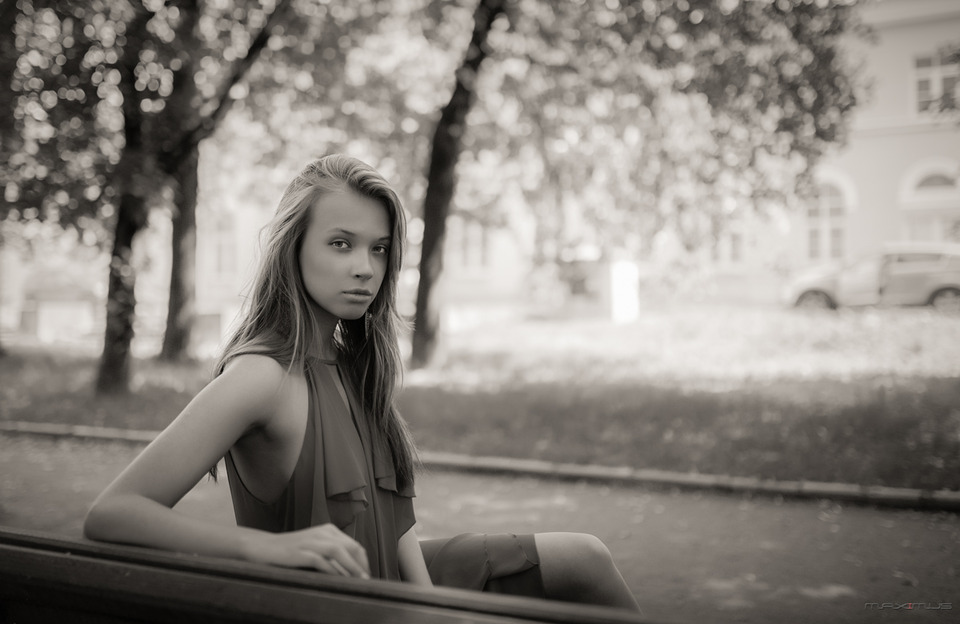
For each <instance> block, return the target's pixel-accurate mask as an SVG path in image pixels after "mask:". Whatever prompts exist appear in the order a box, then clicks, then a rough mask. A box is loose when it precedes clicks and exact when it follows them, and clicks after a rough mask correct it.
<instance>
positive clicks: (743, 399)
mask: <svg viewBox="0 0 960 624" xmlns="http://www.w3.org/2000/svg"><path fill="white" fill-rule="evenodd" d="M7 338H9V337H5V339H4V341H3V342H4V345H5V346H7V347H8V351H9V355H8V356H7V357H5V358H2V359H0V378H2V379H3V380H4V383H3V384H0V420H6V421H29V422H34V423H60V424H68V425H71V424H76V425H87V426H106V427H119V428H129V429H139V430H158V429H162V428H163V427H164V426H166V424H167V423H169V422H170V420H172V418H173V417H175V416H176V414H177V413H178V412H179V410H180V409H182V407H183V406H184V405H185V404H186V402H187V401H189V399H190V397H191V396H192V395H193V394H194V393H195V392H196V391H197V390H199V388H200V387H202V385H203V384H204V383H206V381H207V380H208V379H209V373H210V370H211V368H212V366H211V363H210V362H198V363H193V364H190V365H182V364H178V365H171V364H163V363H159V362H156V361H154V360H150V359H137V360H136V361H135V362H134V363H133V370H134V380H133V382H134V383H133V385H134V392H133V393H132V394H130V395H127V396H118V397H97V396H94V395H93V393H92V392H91V388H92V385H93V379H94V376H95V371H96V345H93V348H92V349H91V348H90V345H86V346H84V345H56V346H50V345H38V344H34V343H30V342H29V341H27V340H19V341H18V340H8V339H7ZM958 345H960V319H958V318H956V317H948V316H944V315H938V314H936V313H934V312H932V311H930V310H927V309H916V310H862V311H852V310H841V311H839V312H837V313H825V314H803V313H800V312H798V311H794V310H782V309H772V308H771V309H759V308H737V307H730V306H726V307H724V306H715V305H706V304H704V305H694V306H684V307H671V306H659V307H650V308H647V309H644V310H643V313H642V314H641V318H640V319H639V320H638V321H636V322H635V323H632V324H629V325H626V326H614V325H611V324H608V323H607V324H604V323H599V322H595V321H590V320H576V319H574V320H541V321H538V322H527V323H520V324H515V325H501V326H496V327H479V328H473V329H472V330H470V331H466V332H461V333H459V334H454V335H450V336H448V337H447V339H446V341H445V344H444V345H443V359H442V361H441V362H440V363H439V364H438V365H437V366H435V367H433V368H430V369H426V370H419V371H412V372H408V374H407V375H406V379H405V389H404V391H403V394H402V395H401V397H400V401H401V408H402V411H403V413H404V415H405V416H406V417H407V419H408V421H409V422H410V426H411V429H412V431H413V433H414V436H415V438H416V439H417V441H418V443H419V445H420V447H421V448H422V449H424V450H429V451H445V452H453V453H461V454H465V455H473V456H477V455H481V456H502V457H508V458H510V457H512V458H522V459H541V460H547V461H560V462H573V463H583V464H605V465H612V466H627V467H632V468H638V469H644V468H653V469H660V470H670V471H676V472H681V473H683V472H689V473H700V474H721V475H724V474H725V475H733V476H743V477H756V478H761V479H773V480H788V481H790V480H797V481H826V482H839V483H848V484H855V485H882V486H890V487H906V488H918V489H925V490H938V489H946V490H954V491H956V490H958V489H960V358H957V355H956V354H957V346H958ZM137 450H138V447H137V446H136V445H133V444H129V443H117V442H93V441H80V440H74V439H68V438H45V437H37V436H29V435H21V434H0V524H5V525H10V526H20V527H30V528H34V529H38V530H44V531H52V532H55V533H59V534H65V535H72V536H77V535H79V531H80V523H81V522H82V518H83V515H84V512H85V509H86V507H87V506H88V505H89V504H90V502H91V501H92V500H93V498H94V497H95V496H96V494H97V493H98V492H99V491H100V490H101V489H102V488H103V487H104V486H105V485H106V484H107V483H108V482H109V481H110V480H111V479H112V478H113V477H114V476H115V475H116V474H117V473H119V471H120V470H121V469H122V467H123V466H125V465H126V464H127V463H128V462H129V461H130V460H131V459H132V458H133V456H134V455H135V453H136V452H137ZM418 489H419V504H418V509H419V515H418V518H419V522H420V525H419V530H420V533H421V535H422V536H423V537H433V536H441V535H450V534H455V533H459V532H463V531H485V532H498V531H510V532H531V531H552V530H571V531H583V532H589V533H593V534H596V535H597V536H599V537H601V538H602V539H603V540H604V541H605V543H607V544H608V546H609V547H610V549H611V551H612V553H613V554H614V557H615V558H616V560H617V562H618V564H619V566H620V568H621V570H622V571H623V573H624V576H625V578H626V579H627V582H628V583H629V585H630V587H631V588H632V590H633V591H634V592H635V593H636V595H637V597H638V600H639V601H640V603H641V605H642V606H643V607H644V610H645V613H646V615H647V616H648V617H649V618H650V619H651V620H653V621H664V622H720V623H726V622H758V623H759V622H773V621H776V622H853V623H861V622H862V623H864V624H865V623H867V622H876V621H903V619H904V618H909V619H910V620H911V621H913V620H914V619H916V618H920V619H922V620H923V621H938V622H948V621H957V618H956V617H955V616H954V614H955V613H958V612H960V590H958V588H960V579H958V571H957V568H958V564H957V562H958V561H960V519H958V518H960V516H958V515H957V514H951V513H933V512H922V511H910V510H890V509H886V510H879V509H872V508H869V507H860V506H854V505H847V504H838V503H836V502H830V501H824V500H783V499H779V498H775V497H760V496H758V497H749V496H744V495H723V494H719V493H712V492H700V493H692V492H686V493H681V492H676V491H671V490H666V489H660V490H654V489H646V488H642V487H637V486H634V487H627V486H614V485H602V484H597V483H593V484H590V483H586V482H577V481H559V480H550V479H546V480H544V479H538V478H533V477H530V476H518V477H509V476H498V477H491V476H481V475H476V474H466V473H462V472H444V471H439V470H437V471H428V472H427V473H426V474H425V475H424V476H423V477H422V478H421V479H420V481H419V488H418ZM228 499H229V495H228V492H227V488H226V484H225V483H221V484H213V483H208V482H203V483H201V484H199V485H198V487H197V489H196V490H195V491H194V492H192V493H191V494H190V495H189V496H188V498H187V499H186V500H185V501H184V502H183V503H181V505H182V507H183V508H184V510H186V511H189V512H191V513H199V514H202V515H204V516H206V517H210V518H213V519H216V520H217V521H219V522H232V516H231V512H230V504H229V500H228ZM869 603H880V604H888V605H896V606H897V607H900V606H901V605H910V604H917V603H924V607H926V606H935V605H939V604H941V603H949V604H950V605H957V607H958V609H951V610H946V609H941V610H930V609H926V608H924V609H917V608H914V609H906V608H893V607H890V608H887V609H885V610H883V611H877V610H871V609H869V608H865V604H869ZM906 611H909V613H907V612H906Z"/></svg>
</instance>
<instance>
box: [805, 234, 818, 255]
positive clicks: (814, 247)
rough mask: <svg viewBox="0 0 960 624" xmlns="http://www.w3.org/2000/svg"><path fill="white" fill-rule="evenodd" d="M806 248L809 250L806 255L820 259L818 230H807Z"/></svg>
mask: <svg viewBox="0 0 960 624" xmlns="http://www.w3.org/2000/svg"><path fill="white" fill-rule="evenodd" d="M807 249H808V250H809V253H808V254H807V255H808V256H809V257H810V259H811V260H819V259H820V230H817V229H811V230H810V231H809V233H808V238H807Z"/></svg>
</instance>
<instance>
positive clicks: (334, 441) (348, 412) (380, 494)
mask: <svg viewBox="0 0 960 624" xmlns="http://www.w3.org/2000/svg"><path fill="white" fill-rule="evenodd" d="M334 375H338V369H337V365H336V363H335V362H331V361H328V360H320V359H314V360H311V361H310V362H308V365H307V367H306V378H307V382H308V384H307V385H308V387H309V398H310V399H309V414H308V417H307V426H306V431H305V433H304V438H303V446H302V448H301V450H300V456H299V458H298V460H297V464H296V467H295V468H294V470H293V474H292V475H291V477H290V481H289V483H288V484H287V487H286V488H285V489H284V491H283V492H282V493H281V494H280V496H279V498H277V500H275V501H272V502H264V501H261V500H260V499H258V498H257V497H256V496H254V495H253V494H251V493H250V492H249V490H247V488H246V486H245V485H244V484H243V481H242V480H241V479H240V476H239V473H238V472H237V468H236V465H235V464H234V462H233V458H232V456H231V455H230V453H228V454H227V456H226V457H225V460H226V468H227V477H228V479H229V482H230V494H231V497H232V498H233V508H234V513H235V515H236V518H237V524H239V525H240V526H247V527H253V528H257V529H262V530H266V531H272V532H281V531H296V530H299V529H305V528H308V527H311V526H316V525H320V524H326V523H328V522H330V523H333V524H334V525H335V526H337V527H338V528H339V529H340V530H342V531H343V532H344V533H346V534H347V535H349V536H350V537H352V538H353V539H355V540H357V541H358V542H359V543H360V544H361V545H362V546H363V547H364V548H365V549H366V551H367V558H368V560H369V563H370V574H371V576H372V577H373V578H384V579H394V580H397V579H399V578H400V569H399V564H398V560H397V545H398V542H399V539H400V536H402V535H403V534H404V533H406V532H407V531H408V530H409V529H410V528H411V527H412V526H413V525H414V523H415V522H416V518H415V517H414V513H413V501H412V498H413V496H414V492H413V488H412V487H409V488H403V489H399V490H398V488H397V479H396V473H395V470H394V466H393V455H392V453H391V451H390V448H389V446H388V444H387V442H386V441H385V440H383V438H382V436H380V435H379V433H378V432H376V431H375V430H374V429H373V428H372V427H371V426H370V423H368V422H367V419H366V418H364V416H363V412H362V411H361V410H360V407H359V402H358V401H357V398H356V396H355V393H354V391H353V389H352V388H351V386H350V384H349V383H347V380H346V379H341V381H342V385H343V387H344V389H345V391H346V395H347V403H346V404H345V403H344V401H343V398H342V395H341V394H340V391H339V389H338V387H337V384H336V381H335V378H334ZM348 405H349V408H348ZM318 449H319V452H318Z"/></svg>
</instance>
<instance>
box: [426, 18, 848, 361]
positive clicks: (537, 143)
mask: <svg viewBox="0 0 960 624" xmlns="http://www.w3.org/2000/svg"><path fill="white" fill-rule="evenodd" d="M855 5H856V2H855V0H830V1H826V0H822V1H816V2H814V1H813V0H760V1H756V2H745V1H744V2H741V1H740V0H719V1H716V0H619V1H618V0H613V1H610V0H584V1H582V2H576V3H556V4H554V3H543V2H537V1H536V0H518V1H517V2H515V3H513V4H511V5H510V8H509V10H508V13H509V15H510V26H511V28H509V29H504V30H502V31H494V32H492V33H491V34H490V40H489V42H488V46H489V53H490V54H491V56H492V58H491V62H490V63H488V65H489V67H487V69H485V71H484V74H483V75H482V76H480V77H479V78H478V80H476V81H475V83H473V84H471V88H472V89H474V90H475V91H476V92H477V93H478V95H479V97H478V100H479V103H478V105H477V107H475V109H474V110H473V111H472V112H471V113H470V115H469V117H468V119H467V121H468V123H467V126H466V127H464V128H463V130H462V132H461V133H460V135H458V137H457V149H460V147H461V145H463V144H465V145H467V146H469V148H470V152H471V154H470V156H471V159H470V160H471V161H472V162H478V161H481V160H482V161H484V162H485V163H486V167H485V168H484V167H477V169H478V174H477V175H479V176H483V177H480V178H477V177H473V178H472V179H471V181H472V183H473V186H472V187H471V191H472V192H474V193H478V192H479V193H480V194H481V195H489V193H490V192H495V191H490V187H491V181H490V176H491V169H490V166H491V164H493V166H494V167H495V168H496V171H497V175H498V176H499V179H498V180H497V182H496V184H495V185H493V186H494V187H495V188H497V189H500V190H502V189H503V188H504V187H505V186H506V185H508V184H514V185H516V186H518V187H519V188H521V189H523V192H524V196H525V198H526V201H527V203H528V204H529V205H530V206H531V208H532V210H533V214H534V215H535V218H536V223H537V237H536V238H537V248H536V250H535V252H534V258H535V259H537V260H539V261H541V262H553V261H556V260H557V258H558V256H559V252H560V251H562V250H563V249H564V248H565V247H570V246H573V245H576V244H577V243H578V242H582V241H585V240H586V241H591V240H592V241H593V242H595V243H602V245H601V246H602V247H606V248H610V247H625V248H627V249H632V250H633V251H635V252H636V251H638V250H644V249H646V250H648V249H650V246H651V242H652V240H653V237H654V236H655V235H656V234H657V233H658V232H660V231H662V230H663V229H671V230H673V231H675V232H676V233H677V234H678V235H679V237H680V238H681V240H682V242H683V243H684V245H685V246H686V247H687V248H688V249H695V248H698V247H701V246H704V245H710V244H713V241H715V240H716V238H717V236H718V235H719V233H720V232H721V231H722V230H723V228H724V227H725V226H726V224H727V223H729V222H730V221H731V220H734V219H736V218H738V217H739V216H740V215H743V214H745V213H747V212H749V211H759V212H763V211H765V210H767V209H769V208H770V207H773V206H796V205H797V204H798V203H799V198H801V197H802V196H803V195H804V194H805V193H810V192H811V188H812V184H811V183H810V180H811V174H812V170H813V168H814V166H815V165H816V163H817V161H818V159H819V158H820V157H821V155H822V154H823V153H824V151H825V150H826V149H827V147H828V146H829V145H831V144H833V143H839V142H842V141H843V140H844V139H845V136H846V129H847V124H848V120H849V114H850V112H851V111H852V109H853V107H854V106H855V105H856V102H857V97H858V93H859V91H860V89H861V85H860V84H859V83H858V77H857V75H856V68H854V67H852V66H851V65H850V63H849V61H848V60H847V59H846V57H845V56H844V55H843V45H844V40H845V38H847V37H851V36H859V35H861V34H863V33H864V32H866V30H865V28H864V27H863V25H862V23H861V22H860V20H859V18H858V15H857V13H856V6H855ZM468 58H469V56H468ZM434 153H435V154H436V152H434ZM478 155H479V157H478ZM449 162H450V161H449V160H448V163H449ZM455 162H456V161H455V160H454V161H453V163H455ZM451 167H452V164H451ZM480 169H485V170H483V171H482V172H479V170H480ZM448 179H449V180H450V181H451V183H452V179H453V178H452V176H451V177H450V178H448ZM438 188H440V187H438ZM481 189H483V190H481ZM428 194H429V190H428ZM452 194H453V191H452V190H451V189H447V188H445V189H443V195H447V196H451V195H452ZM458 197H459V196H458ZM461 203H462V204H467V205H469V204H471V203H473V204H474V205H475V206H476V207H477V208H478V209H480V210H486V208H484V202H482V201H471V199H470V198H469V197H465V198H463V201H462V202H461ZM490 203H495V202H487V204H486V205H489V204H490ZM445 214H446V212H444V211H437V212H436V213H428V212H427V206H426V204H425V213H424V216H425V219H426V223H425V239H426V236H427V232H430V231H431V230H432V231H433V232H434V236H436V234H437V233H438V234H439V236H436V240H437V242H438V243H439V244H437V245H436V246H435V247H434V248H432V249H430V250H429V253H428V249H427V248H426V246H427V240H425V241H424V246H425V249H424V256H423V261H422V263H421V286H420V292H419V293H418V314H417V327H416V330H415V335H414V345H415V347H414V349H415V356H414V359H415V363H417V364H422V363H423V362H424V361H425V360H427V359H429V353H430V352H431V346H430V343H431V341H433V340H434V338H435V335H436V328H435V325H434V324H433V323H432V322H431V320H430V318H431V317H430V315H429V307H430V306H429V293H430V289H431V286H432V284H433V282H434V281H435V280H436V279H437V277H438V275H439V270H440V265H439V261H438V260H437V258H439V257H440V255H441V254H442V240H443V239H442V232H443V228H442V224H438V221H437V219H439V218H441V216H442V215H445ZM431 262H432V263H434V264H433V265H432V266H431V265H430V264H429V263H431ZM424 275H426V276H427V278H428V279H427V280H426V281H424V279H423V278H424ZM420 299H424V301H420ZM423 315H427V316H426V317H424V316H423ZM434 317H435V315H434Z"/></svg>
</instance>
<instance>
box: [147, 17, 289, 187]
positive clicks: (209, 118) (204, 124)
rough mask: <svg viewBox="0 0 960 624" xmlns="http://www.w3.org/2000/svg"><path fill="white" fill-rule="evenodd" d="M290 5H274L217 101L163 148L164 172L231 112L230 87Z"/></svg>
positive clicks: (255, 55) (250, 63) (241, 75)
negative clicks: (185, 130)
mask: <svg viewBox="0 0 960 624" xmlns="http://www.w3.org/2000/svg"><path fill="white" fill-rule="evenodd" d="M290 4H291V0H279V2H278V3H277V6H276V8H274V10H273V12H272V13H271V14H270V16H269V17H267V23H266V24H264V25H263V28H262V29H261V30H260V32H259V33H257V36H256V37H254V39H253V41H252V42H251V43H250V47H249V48H248V49H247V53H246V55H244V56H243V58H241V59H240V60H238V61H237V63H236V65H235V66H234V68H233V72H232V73H231V74H230V76H229V77H228V78H227V79H226V80H224V81H223V84H221V85H220V91H219V93H218V94H217V95H216V96H215V97H214V98H213V99H214V101H215V102H216V106H214V108H213V111H212V112H210V113H209V114H208V115H206V116H203V117H201V118H200V121H199V122H198V123H197V125H196V126H194V127H193V129H191V130H189V131H187V132H186V133H185V134H184V135H183V136H182V137H181V138H180V140H179V141H178V142H177V143H176V144H175V145H174V146H173V147H172V148H171V149H169V150H165V151H164V152H163V153H162V154H161V155H160V162H161V163H162V164H163V168H164V169H165V170H166V171H173V170H174V169H175V168H176V166H177V163H178V162H180V160H182V159H183V158H184V157H185V156H186V154H187V153H188V152H189V151H190V150H191V149H192V148H193V147H194V146H196V145H198V144H199V143H200V141H202V140H203V139H205V138H207V137H208V136H210V135H211V134H213V131H214V130H216V128H217V124H218V123H220V120H221V119H223V117H224V116H225V115H226V114H227V113H228V112H229V111H230V107H231V106H233V102H234V100H233V98H231V97H230V90H231V89H232V88H233V86H234V85H235V84H237V83H238V82H240V81H241V80H242V79H243V77H244V76H245V75H246V73H247V71H248V70H249V69H250V67H251V66H252V65H253V63H254V61H256V60H257V57H258V56H259V55H260V52H262V51H263V48H264V47H265V46H266V45H267V41H269V39H270V32H271V31H272V30H273V27H274V26H276V25H277V23H278V22H279V21H280V19H281V18H282V17H283V15H284V13H285V12H286V11H287V9H288V8H289V7H290Z"/></svg>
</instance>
